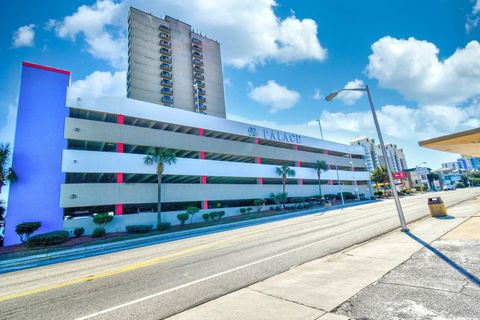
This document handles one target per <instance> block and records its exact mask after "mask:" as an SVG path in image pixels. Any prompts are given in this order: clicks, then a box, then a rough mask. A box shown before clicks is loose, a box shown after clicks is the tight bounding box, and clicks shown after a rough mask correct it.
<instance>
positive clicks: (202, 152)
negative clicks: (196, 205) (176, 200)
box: [198, 128, 208, 209]
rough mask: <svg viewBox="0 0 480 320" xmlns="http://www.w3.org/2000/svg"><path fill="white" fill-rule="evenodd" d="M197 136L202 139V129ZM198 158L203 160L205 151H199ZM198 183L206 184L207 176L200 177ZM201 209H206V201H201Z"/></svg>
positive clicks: (203, 134) (203, 132) (203, 133)
mask: <svg viewBox="0 0 480 320" xmlns="http://www.w3.org/2000/svg"><path fill="white" fill-rule="evenodd" d="M198 135H199V136H201V137H203V136H205V131H204V130H203V129H202V128H199V129H198ZM199 158H200V159H201V160H205V151H200V155H199ZM200 183H201V184H207V176H201V177H200ZM202 209H208V200H203V201H202Z"/></svg>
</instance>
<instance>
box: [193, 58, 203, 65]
mask: <svg viewBox="0 0 480 320" xmlns="http://www.w3.org/2000/svg"><path fill="white" fill-rule="evenodd" d="M193 64H194V65H197V66H203V61H202V60H200V59H193Z"/></svg>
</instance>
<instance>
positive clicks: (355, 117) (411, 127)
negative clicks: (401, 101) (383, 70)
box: [321, 104, 480, 141]
mask: <svg viewBox="0 0 480 320" xmlns="http://www.w3.org/2000/svg"><path fill="white" fill-rule="evenodd" d="M478 114H480V104H472V105H470V106H469V107H467V108H460V107H454V106H445V105H426V106H421V107H419V108H409V107H407V106H403V105H400V106H396V105H386V106H383V107H382V108H381V109H380V110H378V111H377V116H378V121H379V123H380V128H381V130H382V132H383V133H384V134H385V135H388V136H390V137H394V138H399V139H408V140H412V141H419V140H421V139H426V138H431V137H434V136H439V135H442V134H447V133H452V132H454V131H460V130H467V129H471V128H475V127H478V125H479V124H480V121H479V120H478ZM472 120H474V121H472ZM321 121H322V126H323V127H324V128H325V130H329V131H336V130H343V131H349V132H352V133H357V134H364V135H370V136H374V135H375V127H374V124H373V119H372V115H371V113H370V111H365V112H351V113H342V112H328V111H325V112H323V113H322V116H321Z"/></svg>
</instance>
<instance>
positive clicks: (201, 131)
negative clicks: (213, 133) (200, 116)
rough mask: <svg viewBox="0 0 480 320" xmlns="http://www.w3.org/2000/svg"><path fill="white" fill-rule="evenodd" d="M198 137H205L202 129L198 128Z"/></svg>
mask: <svg viewBox="0 0 480 320" xmlns="http://www.w3.org/2000/svg"><path fill="white" fill-rule="evenodd" d="M198 135H199V136H202V137H203V136H204V135H205V131H204V130H203V129H202V128H199V129H198Z"/></svg>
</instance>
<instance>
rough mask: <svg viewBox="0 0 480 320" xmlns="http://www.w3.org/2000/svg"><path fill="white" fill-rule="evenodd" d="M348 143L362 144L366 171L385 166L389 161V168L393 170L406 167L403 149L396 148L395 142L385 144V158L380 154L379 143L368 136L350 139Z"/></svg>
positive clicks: (400, 169)
mask: <svg viewBox="0 0 480 320" xmlns="http://www.w3.org/2000/svg"><path fill="white" fill-rule="evenodd" d="M350 145H358V146H362V147H363V149H364V150H365V162H366V167H367V169H368V171H370V172H372V171H373V170H374V169H375V168H378V167H380V166H386V161H388V162H389V164H390V168H391V169H392V171H394V172H399V171H404V170H406V169H407V160H406V158H405V154H404V153H403V149H401V148H398V147H397V145H395V144H387V145H385V150H386V152H387V159H385V158H384V156H383V154H382V149H381V148H380V145H378V144H376V143H375V139H372V138H368V137H360V138H357V139H355V140H352V141H350Z"/></svg>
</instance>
